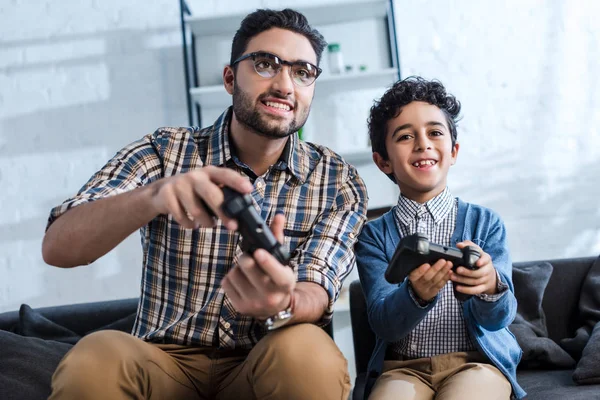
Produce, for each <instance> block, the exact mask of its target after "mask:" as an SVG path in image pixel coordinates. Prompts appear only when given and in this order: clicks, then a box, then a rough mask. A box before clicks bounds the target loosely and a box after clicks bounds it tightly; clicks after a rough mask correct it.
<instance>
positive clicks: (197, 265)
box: [48, 109, 367, 349]
mask: <svg viewBox="0 0 600 400" xmlns="http://www.w3.org/2000/svg"><path fill="white" fill-rule="evenodd" d="M230 120H231V109H228V110H227V111H225V112H224V113H223V114H222V115H221V116H220V117H219V118H218V119H217V120H216V122H215V123H214V125H213V126H210V127H208V128H204V129H201V130H200V129H198V128H195V127H192V128H160V129H158V130H157V131H156V132H154V133H153V134H150V135H147V136H145V137H144V138H142V139H141V140H138V141H136V142H134V143H132V144H130V145H128V146H126V147H125V148H123V149H122V150H121V151H119V152H118V153H117V154H116V155H115V156H114V157H113V158H112V159H111V160H110V161H109V162H108V163H107V164H106V165H105V166H104V167H103V168H102V169H101V170H100V171H98V172H97V173H95V174H94V175H93V176H92V177H91V178H90V180H89V181H88V182H87V183H86V184H85V185H84V186H83V187H82V188H81V189H80V191H79V192H78V193H77V195H76V196H74V197H73V198H70V199H68V200H66V201H65V202H64V203H63V204H62V205H60V206H57V207H55V208H54V209H52V211H51V214H50V217H49V221H48V224H51V223H52V222H53V221H54V220H55V219H56V218H58V217H59V216H60V215H62V214H63V213H65V212H66V211H67V210H69V209H70V208H72V207H75V206H77V205H80V204H83V203H87V202H92V201H94V200H97V199H100V198H104V197H108V196H114V195H117V194H120V193H124V192H127V191H129V190H133V189H135V188H138V187H141V186H144V185H148V184H150V183H152V182H154V181H156V180H158V179H160V178H163V177H169V176H172V175H175V174H179V173H184V172H187V171H191V170H193V169H197V168H200V167H203V166H206V165H215V166H226V167H229V168H232V169H234V170H236V171H238V172H239V173H240V174H242V175H244V176H248V177H249V178H250V179H251V181H253V183H254V191H253V192H252V197H253V199H254V201H255V206H256V207H257V209H258V210H259V211H260V214H261V215H262V217H263V218H264V219H265V220H266V222H267V223H268V224H270V223H271V221H272V220H273V217H274V216H275V215H276V213H280V212H282V213H283V214H284V215H285V217H286V222H285V227H284V234H285V240H284V244H285V245H286V246H288V248H289V250H290V253H291V257H292V258H291V261H290V266H291V267H293V268H294V271H295V272H296V274H297V279H298V281H299V282H314V283H317V284H319V285H320V286H322V287H323V288H324V289H325V291H326V292H327V294H328V296H329V306H328V309H327V311H326V313H325V315H324V317H323V319H322V321H320V323H326V322H327V321H329V319H330V318H331V315H332V312H333V304H334V302H335V300H336V299H337V297H338V295H339V292H340V289H341V287H342V282H343V280H344V278H345V277H346V276H347V275H348V273H349V272H350V270H351V268H352V267H353V266H354V263H355V258H354V253H353V246H354V243H355V241H356V238H357V237H358V233H359V232H360V229H361V228H362V225H363V223H364V221H365V218H366V217H365V216H366V209H367V191H366V187H365V184H364V182H363V181H362V179H361V178H360V177H359V176H358V174H357V171H356V170H355V168H354V167H352V166H351V165H349V164H347V163H346V162H344V161H343V160H342V159H341V158H340V157H339V156H338V155H337V154H335V153H333V152H332V151H330V150H329V149H327V148H325V147H321V146H317V145H314V144H311V143H306V142H302V141H300V140H299V139H298V137H297V135H292V136H291V137H290V140H289V141H288V143H287V145H286V147H285V150H284V152H283V154H282V156H281V157H280V159H279V161H278V162H277V163H276V164H275V165H273V166H272V167H271V168H270V169H269V170H268V171H267V172H266V173H265V174H263V175H262V176H256V175H255V174H254V173H253V172H252V170H251V169H250V168H249V167H248V166H246V165H244V164H243V163H242V162H241V161H240V160H239V159H238V158H237V157H236V156H235V154H234V152H233V148H232V145H231V143H230V141H229V123H230ZM140 234H141V241H142V250H143V273H142V283H141V295H140V300H139V304H138V312H137V318H136V321H135V324H134V327H133V334H134V335H135V336H138V337H140V338H141V339H143V340H146V341H149V342H158V343H175V344H182V345H202V346H217V347H220V348H242V349H249V348H252V347H253V346H254V345H255V344H256V343H257V342H258V340H260V339H261V337H263V336H264V335H265V333H266V332H265V330H264V327H263V326H262V324H260V323H259V322H258V321H256V320H255V319H253V318H251V317H248V316H243V315H240V314H239V313H237V312H236V310H235V309H234V308H233V306H232V304H231V302H230V300H229V299H228V298H227V296H226V295H225V293H224V292H223V289H222V287H221V280H222V279H223V277H224V276H225V275H226V274H227V272H228V271H229V270H230V269H231V268H232V267H234V266H235V265H236V263H237V259H238V257H239V256H240V255H241V253H242V251H241V249H240V237H239V234H237V233H235V232H230V231H228V230H227V229H226V228H225V227H224V226H223V225H221V224H217V226H216V227H214V228H200V229H184V228H183V227H181V226H180V225H179V224H178V223H177V222H176V221H175V220H174V219H173V218H172V217H171V216H170V215H158V216H157V217H156V218H154V219H153V220H151V221H150V222H149V223H148V224H147V225H146V226H144V227H142V228H141V229H140Z"/></svg>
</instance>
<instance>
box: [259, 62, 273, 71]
mask: <svg viewBox="0 0 600 400" xmlns="http://www.w3.org/2000/svg"><path fill="white" fill-rule="evenodd" d="M256 67H257V68H260V69H268V68H273V66H272V65H271V63H270V62H269V61H264V60H262V61H257V62H256Z"/></svg>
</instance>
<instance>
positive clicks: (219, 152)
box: [206, 107, 310, 182]
mask: <svg viewBox="0 0 600 400" xmlns="http://www.w3.org/2000/svg"><path fill="white" fill-rule="evenodd" d="M232 113H233V108H232V107H229V108H228V109H227V110H225V112H223V114H221V115H220V116H219V118H217V120H216V121H215V123H214V124H213V126H212V127H211V128H210V129H211V132H210V139H209V140H208V144H207V149H206V160H207V162H208V164H209V165H217V166H224V165H227V164H228V163H230V162H235V163H236V164H238V165H241V166H243V164H242V163H241V162H240V161H239V159H238V158H237V157H236V155H235V149H234V147H233V146H232V144H231V143H230V142H229V126H230V123H231V116H232ZM304 146H305V145H304V144H303V143H301V141H300V139H299V138H298V134H297V133H294V134H293V135H290V137H289V140H288V141H287V142H286V144H285V147H284V149H283V152H282V153H281V156H280V157H279V160H278V161H277V163H275V165H274V166H273V168H275V169H279V170H285V169H287V170H289V171H290V173H291V174H292V175H293V176H294V177H296V178H297V179H298V180H299V181H300V182H304V181H305V180H306V178H307V177H308V172H309V171H308V165H309V161H310V159H309V155H308V154H307V152H306V149H305V148H304Z"/></svg>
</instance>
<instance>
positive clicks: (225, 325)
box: [223, 322, 231, 329]
mask: <svg viewBox="0 0 600 400" xmlns="http://www.w3.org/2000/svg"><path fill="white" fill-rule="evenodd" d="M223 326H224V327H225V329H229V328H230V327H231V324H230V323H229V322H225V323H224V324H223Z"/></svg>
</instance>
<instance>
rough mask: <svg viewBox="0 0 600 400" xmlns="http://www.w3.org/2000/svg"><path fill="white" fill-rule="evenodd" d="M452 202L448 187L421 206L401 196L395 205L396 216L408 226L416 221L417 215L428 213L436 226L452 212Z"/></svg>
mask: <svg viewBox="0 0 600 400" xmlns="http://www.w3.org/2000/svg"><path fill="white" fill-rule="evenodd" d="M453 200H454V199H453V197H452V193H450V189H448V187H446V188H445V189H444V190H443V191H442V192H441V193H440V194H438V195H437V196H435V197H434V198H432V199H430V200H429V201H427V202H425V203H423V204H421V203H418V202H416V201H414V200H411V199H409V198H407V197H404V196H402V194H401V195H400V196H399V197H398V204H397V205H396V216H397V218H398V219H399V220H400V222H401V223H403V224H404V225H409V224H410V223H411V222H412V221H414V220H415V219H416V217H417V215H422V214H424V213H429V214H430V215H431V217H432V218H433V221H434V223H435V224H436V225H437V224H439V223H440V222H442V221H443V220H444V219H445V218H446V216H447V215H448V214H449V213H450V211H452V207H453V205H454V201H453Z"/></svg>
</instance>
